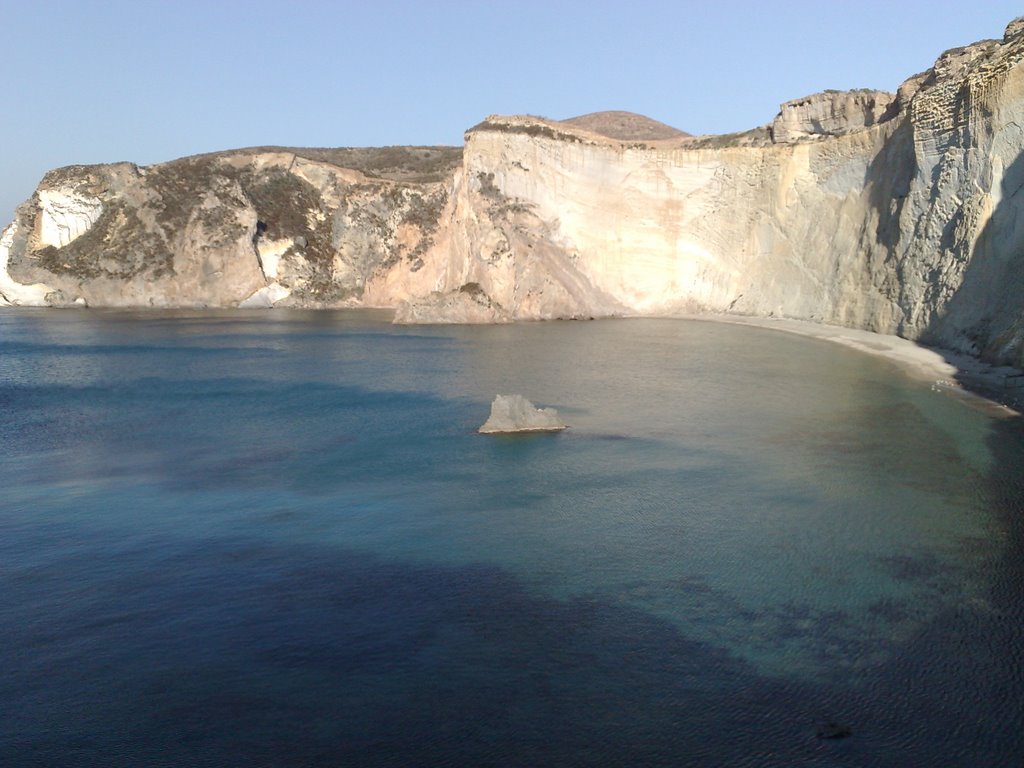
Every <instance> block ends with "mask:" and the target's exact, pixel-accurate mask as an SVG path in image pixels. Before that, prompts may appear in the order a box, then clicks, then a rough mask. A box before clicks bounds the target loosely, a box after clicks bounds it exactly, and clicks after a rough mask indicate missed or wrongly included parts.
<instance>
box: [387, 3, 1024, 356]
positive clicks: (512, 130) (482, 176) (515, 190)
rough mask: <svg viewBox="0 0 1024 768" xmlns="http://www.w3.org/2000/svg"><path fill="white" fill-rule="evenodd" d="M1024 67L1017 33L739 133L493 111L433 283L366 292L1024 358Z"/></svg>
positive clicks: (804, 102) (453, 212)
mask: <svg viewBox="0 0 1024 768" xmlns="http://www.w3.org/2000/svg"><path fill="white" fill-rule="evenodd" d="M1022 57H1024V25H1022V24H1020V23H1018V22H1015V23H1014V24H1011V26H1010V27H1009V28H1008V29H1007V33H1006V36H1005V38H1004V39H1003V40H1002V41H985V42H982V43H978V44H975V45H972V46H969V47H967V48H963V49H957V50H954V51H949V52H947V53H945V54H943V55H942V56H941V57H940V58H939V59H938V61H937V62H936V63H935V66H934V67H933V68H932V69H931V70H929V71H927V72H925V73H924V74H922V75H918V76H916V77H914V78H911V79H910V80H908V81H907V82H906V83H905V84H904V85H903V87H901V89H900V92H899V93H898V94H897V95H895V96H893V95H890V94H884V93H881V92H868V91H857V92H853V93H851V94H846V93H825V94H819V95H818V96H815V97H809V98H807V99H800V100H797V101H795V102H788V103H787V104H784V105H783V107H782V111H781V112H780V115H779V117H777V118H776V120H775V122H774V123H773V125H772V126H770V127H769V128H766V129H764V130H762V131H752V132H749V133H748V134H744V135H739V136H734V137H698V138H686V137H683V138H675V139H668V140H650V141H616V140H611V139H609V138H608V137H606V136H601V135H598V134H595V133H593V132H589V131H585V130H581V129H579V128H578V127H576V126H573V125H571V124H569V123H557V122H553V121H546V120H541V119H538V118H524V117H511V118H501V117H492V118H488V120H486V121H485V122H483V123H481V124H480V125H478V126H476V127H475V128H473V129H471V130H470V131H469V132H468V133H467V135H466V149H465V155H464V160H463V166H462V169H461V171H460V175H459V176H458V178H457V180H456V183H455V185H454V187H453V195H452V201H451V203H450V206H449V209H448V210H447V212H446V217H445V219H444V221H443V222H442V230H443V233H442V234H441V236H440V237H439V238H438V240H437V245H436V247H435V249H432V250H431V251H430V252H429V253H428V255H427V257H426V261H427V262H428V263H429V264H431V265H432V268H431V269H430V270H428V271H427V272H424V273H423V275H422V276H421V277H420V280H425V281H426V282H420V281H419V280H417V279H416V277H414V276H413V275H411V274H410V273H408V270H403V269H402V268H401V267H399V268H398V269H396V270H395V271H393V272H392V273H390V274H388V275H386V276H380V275H378V276H375V277H374V278H373V279H372V280H371V283H370V285H369V286H368V292H369V293H370V294H371V295H373V296H375V297H376V298H377V301H378V302H379V303H384V304H387V303H397V302H400V301H401V300H402V299H408V298H409V297H417V296H422V295H424V294H426V293H427V292H428V291H442V292H444V291H454V290H458V288H459V286H460V285H462V284H464V283H466V282H473V283H474V284H477V285H479V286H480V287H481V288H482V290H483V291H484V292H485V293H486V294H487V296H488V297H489V298H490V300H491V301H493V302H494V303H495V304H496V305H499V306H500V307H501V308H502V311H504V312H506V313H509V314H511V315H512V316H513V317H530V318H543V317H574V316H587V315H608V314H662V313H673V312H678V311H713V312H736V313H744V314H753V315H765V316H767V315H775V316H786V317H793V318H801V319H809V320H817V321H823V322H829V323H836V324H841V325H848V326H853V327H858V328H866V329H869V330H874V331H879V332H883V333H896V334H899V335H902V336H905V337H908V338H911V339H921V340H924V341H927V342H930V343H934V344H937V345H941V346H946V347H951V348H954V349H958V350H962V351H967V352H971V353H973V354H980V355H982V356H984V357H986V358H988V359H992V360H998V361H1002V362H1012V363H1015V364H1017V365H1020V364H1021V363H1024V356H1022V348H1024V298H1022V297H1024V290H1022V289H1024V197H1021V196H1020V195H1018V192H1019V191H1020V189H1021V187H1024V159H1022V152H1024V132H1022V131H1024V129H1022V126H1024V67H1022V66H1021V59H1022ZM434 301H435V304H436V299H435V300H434ZM413 303H416V301H415V299H414V302H413ZM421 319H422V315H421Z"/></svg>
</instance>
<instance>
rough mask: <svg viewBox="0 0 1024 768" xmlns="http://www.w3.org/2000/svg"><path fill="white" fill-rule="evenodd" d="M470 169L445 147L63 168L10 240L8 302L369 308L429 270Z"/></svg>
mask: <svg viewBox="0 0 1024 768" xmlns="http://www.w3.org/2000/svg"><path fill="white" fill-rule="evenodd" d="M460 157H461V151H459V150H457V149H453V148H448V147H444V148H431V147H409V148H388V149H382V150H281V149H265V150H259V149H256V150H241V151H236V152H225V153H220V154H216V155H207V156H201V157H194V158H185V159H182V160H176V161H174V162H170V163H164V164H162V165H156V166H152V167H149V168H139V167H137V166H134V165H131V164H128V163H122V164H117V165H100V166H73V167H69V168H62V169H60V170H57V171H53V172H51V173H49V174H47V176H46V177H45V178H44V179H43V181H42V183H41V184H40V186H39V189H38V190H37V191H36V194H35V195H34V196H33V197H32V199H30V200H29V201H27V202H26V203H25V204H23V205H22V206H21V207H20V208H19V209H18V212H17V216H16V218H15V221H14V222H13V223H12V224H11V225H10V226H9V227H8V228H7V229H6V230H5V231H4V235H3V240H2V241H0V298H3V299H5V300H6V301H7V302H9V303H15V304H36V305H41V304H49V305H61V304H68V303H78V304H88V305H91V306H155V307H177V306H214V307H220V306H243V307H244V306H271V305H273V304H284V305H298V306H317V307H320V306H344V305H348V304H353V303H359V301H360V299H361V297H362V292H363V285H364V284H365V282H366V281H367V279H368V278H369V276H370V275H371V274H372V273H373V272H374V270H377V269H382V270H386V269H388V268H390V267H393V266H394V265H396V264H398V263H405V265H406V266H407V267H408V268H409V269H410V270H411V271H413V272H415V270H416V269H418V268H419V267H420V266H421V265H422V260H421V258H422V255H423V254H424V253H425V252H426V250H427V248H428V246H429V245H430V243H431V237H432V233H433V232H434V230H435V229H436V228H437V222H438V216H439V212H440V211H441V210H442V208H443V207H444V205H445V202H446V200H447V196H448V194H449V187H450V183H449V179H450V176H451V173H452V169H453V167H454V166H455V165H457V163H458V162H459V159H460ZM26 284H29V285H26Z"/></svg>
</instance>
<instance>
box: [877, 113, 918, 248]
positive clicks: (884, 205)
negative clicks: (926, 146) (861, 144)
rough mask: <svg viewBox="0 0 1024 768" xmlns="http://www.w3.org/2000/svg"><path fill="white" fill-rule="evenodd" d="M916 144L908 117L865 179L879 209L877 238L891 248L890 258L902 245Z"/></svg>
mask: <svg viewBox="0 0 1024 768" xmlns="http://www.w3.org/2000/svg"><path fill="white" fill-rule="evenodd" d="M913 145H914V137H913V131H912V130H911V125H910V120H909V118H908V119H904V120H902V121H901V122H900V124H899V126H898V127H897V128H896V130H895V131H893V134H892V135H891V136H890V137H889V138H888V139H887V140H886V142H885V146H884V147H882V151H881V152H879V153H878V154H877V155H875V158H874V159H873V160H872V161H871V165H870V166H868V172H867V178H866V179H865V182H866V184H867V186H868V201H869V203H870V204H871V207H872V208H874V209H875V210H876V211H877V212H878V227H877V229H876V230H875V241H876V242H877V243H878V244H879V245H881V246H882V247H884V248H886V249H887V250H888V252H889V253H888V254H887V255H888V256H889V257H890V258H891V257H892V256H893V252H894V251H895V249H896V248H897V247H898V246H899V244H900V218H901V217H902V215H903V206H904V205H905V203H906V200H907V197H908V196H909V194H910V186H911V182H912V181H913V179H914V176H915V175H916V173H917V156H916V155H915V153H914V148H913Z"/></svg>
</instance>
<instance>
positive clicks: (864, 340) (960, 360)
mask: <svg viewBox="0 0 1024 768" xmlns="http://www.w3.org/2000/svg"><path fill="white" fill-rule="evenodd" d="M677 317H680V318H681V319H686V320H703V321H707V322H715V323H730V324H733V325H746V326H750V327H754V328H764V329H767V330H773V331H779V332H781V333H790V334H794V335H796V336H804V337H806V338H812V339H821V340H823V341H828V342H832V343H834V344H841V345H843V346H844V347H849V348H850V349H856V350H859V351H861V352H864V353H865V354H868V355H871V356H873V357H880V358H882V359H885V360H888V361H889V362H891V363H893V364H894V365H896V366H897V367H899V368H900V369H902V370H903V371H904V372H905V373H906V374H907V375H908V376H910V377H911V378H914V379H917V380H918V381H922V382H927V383H929V384H931V386H932V389H934V390H937V391H942V392H946V393H947V394H949V395H951V396H953V397H956V398H958V399H960V400H962V401H963V402H964V403H965V404H967V405H970V406H972V407H975V408H981V409H982V410H985V411H986V412H988V413H990V414H992V415H994V416H1001V417H1003V418H1009V417H1014V416H1021V415H1024V404H1022V403H1021V402H1020V399H1021V398H1024V386H1022V387H1021V388H1020V389H1018V390H1017V391H1018V392H1019V395H1018V398H1017V399H1016V400H1014V399H1012V398H1010V397H1009V396H1008V395H1007V390H1006V388H1005V385H1004V380H1005V377H1006V376H1008V375H1019V374H1021V371H1020V370H1018V369H1016V368H1012V367H1010V366H996V365H991V364H990V363H986V362H983V361H982V360H979V359H978V358H976V357H972V356H970V355H967V354H964V353H962V352H954V351H952V350H944V349H938V348H935V347H926V346H923V345H921V344H918V343H917V342H914V341H910V340H909V339H904V338H902V337H900V336H890V335H887V334H881V333H874V332H872V331H862V330H859V329H856V328H846V327H843V326H839V325H826V324H824V323H816V322H812V321H810V320H791V319H787V318H773V317H752V316H746V315H716V314H706V315H701V314H693V315H679V316H677Z"/></svg>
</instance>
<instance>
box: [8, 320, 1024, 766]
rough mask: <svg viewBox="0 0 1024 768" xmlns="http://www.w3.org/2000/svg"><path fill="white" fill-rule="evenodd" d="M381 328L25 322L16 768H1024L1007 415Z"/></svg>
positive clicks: (774, 359)
mask: <svg viewBox="0 0 1024 768" xmlns="http://www.w3.org/2000/svg"><path fill="white" fill-rule="evenodd" d="M387 319H388V318H387V316H386V315H382V314H375V313H367V312H363V313H358V312H333V313H330V312H324V313H308V312H283V311H278V310H274V311H272V312H266V313H264V312H254V313H246V312H234V313H214V312H209V313H189V312H179V313H113V312H112V313H101V312H50V311H43V312H31V311H8V310H4V311H0V408H2V414H3V419H2V424H0V488H3V496H2V499H3V501H2V502H0V653H2V655H3V659H4V669H5V674H4V675H3V676H2V677H0V712H4V713H7V714H5V715H4V716H3V717H0V762H3V763H4V764H10V765H36V764H38V765H139V764H146V765H186V764H187V765H282V766H285V765H289V766H290V765H412V764H419V765H440V764H444V765H529V764H558V765H616V764H630V765H750V766H771V765H778V766H800V765H806V766H833V765H835V766H862V765H879V766H884V765H893V766H896V765H899V766H905V765H914V764H917V765H964V766H975V765H1011V764H1017V763H1019V762H1020V761H1021V759H1022V758H1024V746H1022V737H1021V736H1020V733H1021V726H1022V725H1024V723H1022V719H1024V717H1022V712H1021V706H1020V702H1021V701H1022V700H1024V699H1022V696H1024V676H1022V667H1021V655H1022V651H1024V638H1022V637H1021V618H1022V617H1021V602H1020V592H1021V568H1022V564H1024V560H1022V559H1021V555H1022V551H1021V550H1022V536H1021V531H1022V526H1021V519H1020V513H1021V509H1022V508H1024V504H1022V499H1024V488H1022V487H1021V485H1022V484H1021V468H1022V467H1024V449H1022V445H1024V442H1022V439H1021V436H1020V434H1021V433H1020V429H1019V425H1018V424H1017V423H1016V421H1014V420H1009V419H1004V420H998V421H996V420H992V419H991V418H989V417H987V416H986V415H984V414H982V413H981V412H977V411H974V410H971V409H969V408H967V407H965V406H964V405H963V404H962V403H959V402H957V401H954V400H952V399H950V398H949V397H947V396H945V395H943V394H941V393H936V392H932V391H930V389H929V388H928V387H927V386H926V385H924V386H922V385H921V384H920V383H917V382H914V381H911V380H910V379H907V378H905V377H904V376H903V375H902V374H901V373H900V372H899V371H898V370H896V369H894V368H892V367H890V366H889V365H888V364H886V363H884V362H882V361H879V360H876V359H873V358H870V357H866V356H863V355H861V354H859V353H856V352H853V351H851V350H847V349H844V348H841V347H838V346H834V345H829V344H826V343H823V342H817V341H813V340H808V339H802V338H797V337H792V336H787V335H784V334H777V333H773V332H770V331H764V330H760V329H755V328H745V327H736V326H728V325H720V324H713V323H703V322H687V321H673V320H630V321H607V322H604V321H600V322H589V323H542V324H524V325H513V326H491V327H418V328H417V327H394V326H391V325H390V324H388V322H387ZM499 392H500V393H520V394H523V395H525V396H527V397H528V398H530V399H531V400H533V401H534V402H535V403H538V404H542V405H548V406H554V407H556V408H558V410H559V412H560V414H561V415H562V416H563V417H564V418H565V420H566V421H567V422H568V423H569V424H570V425H571V428H570V429H569V430H568V431H566V432H563V433H561V434H558V435H533V436H516V437H484V436H480V435H477V434H475V428H476V427H477V426H479V424H481V423H482V422H483V421H484V419H485V418H486V416H487V412H488V408H489V402H490V400H491V399H492V398H493V396H494V395H495V394H496V393H499ZM829 721H835V722H838V723H840V724H843V725H846V726H848V727H849V728H850V729H851V730H852V732H853V735H852V736H851V737H850V738H847V739H843V740H838V741H831V740H821V739H818V738H817V735H816V730H817V727H818V725H819V724H821V723H823V722H829Z"/></svg>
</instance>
